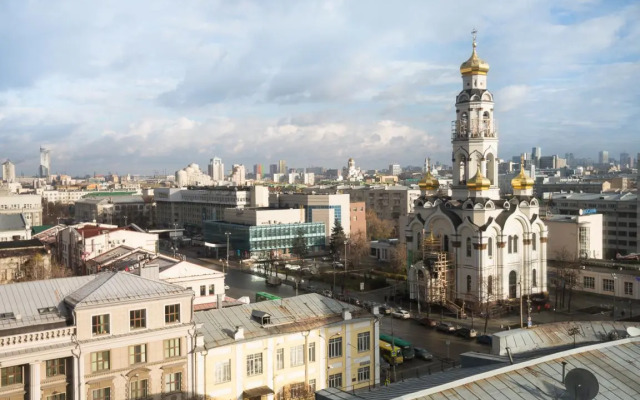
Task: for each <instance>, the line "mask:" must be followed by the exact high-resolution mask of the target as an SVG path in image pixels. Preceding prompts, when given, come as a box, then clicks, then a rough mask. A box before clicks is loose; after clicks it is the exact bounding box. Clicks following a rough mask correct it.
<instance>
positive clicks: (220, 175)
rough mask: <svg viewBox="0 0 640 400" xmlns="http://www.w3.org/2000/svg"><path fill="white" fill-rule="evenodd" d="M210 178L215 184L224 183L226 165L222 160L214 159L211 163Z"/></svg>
mask: <svg viewBox="0 0 640 400" xmlns="http://www.w3.org/2000/svg"><path fill="white" fill-rule="evenodd" d="M209 176H210V177H211V179H213V181H214V182H219V181H224V164H223V163H222V159H221V158H219V157H214V158H212V159H211V160H210V161H209Z"/></svg>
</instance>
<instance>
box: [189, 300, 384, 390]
mask: <svg viewBox="0 0 640 400" xmlns="http://www.w3.org/2000/svg"><path fill="white" fill-rule="evenodd" d="M194 320H195V322H196V324H198V325H201V326H202V327H201V328H200V330H199V334H202V335H203V346H202V347H199V348H202V350H200V351H199V352H198V353H197V355H196V365H197V368H196V369H197V371H200V375H198V376H197V378H196V381H197V382H198V383H199V384H198V388H197V392H198V393H199V394H205V395H206V396H208V397H209V398H214V399H241V398H242V399H266V398H268V399H274V400H284V399H294V398H300V397H302V396H308V395H309V394H311V393H313V392H315V391H316V390H321V389H324V388H327V387H335V388H341V389H343V390H345V391H351V390H354V389H359V388H365V387H369V386H373V385H376V384H379V376H380V373H379V372H380V371H379V369H380V366H379V363H378V360H379V359H380V358H379V347H378V343H379V341H378V336H379V327H378V322H377V320H376V318H375V317H374V316H373V315H372V314H370V313H368V312H366V311H364V310H362V309H360V308H358V307H354V306H351V305H347V304H345V303H341V302H339V301H337V300H333V299H328V298H326V297H323V296H320V295H318V294H307V295H302V296H297V297H292V298H286V299H282V300H274V301H264V302H259V303H255V304H246V305H241V306H237V307H232V308H228V309H222V310H209V311H202V312H197V313H195V316H194ZM221 326H224V327H230V328H231V329H228V328H227V329H220V327H221ZM204 371H207V372H206V374H205V372H204Z"/></svg>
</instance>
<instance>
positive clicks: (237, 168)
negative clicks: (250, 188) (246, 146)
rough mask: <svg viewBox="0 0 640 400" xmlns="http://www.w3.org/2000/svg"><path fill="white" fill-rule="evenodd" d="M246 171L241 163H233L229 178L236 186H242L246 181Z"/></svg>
mask: <svg viewBox="0 0 640 400" xmlns="http://www.w3.org/2000/svg"><path fill="white" fill-rule="evenodd" d="M246 175H247V171H246V169H245V167H244V165H242V164H233V167H232V168H231V177H230V178H229V180H230V181H231V182H233V183H234V184H235V185H236V186H243V185H244V184H245V183H247V178H246Z"/></svg>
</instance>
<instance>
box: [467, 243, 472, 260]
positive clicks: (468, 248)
mask: <svg viewBox="0 0 640 400" xmlns="http://www.w3.org/2000/svg"><path fill="white" fill-rule="evenodd" d="M467 257H471V238H467Z"/></svg>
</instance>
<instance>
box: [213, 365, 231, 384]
mask: <svg viewBox="0 0 640 400" xmlns="http://www.w3.org/2000/svg"><path fill="white" fill-rule="evenodd" d="M230 380H231V360H227V361H222V362H219V363H216V383H224V382H229V381H230Z"/></svg>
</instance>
